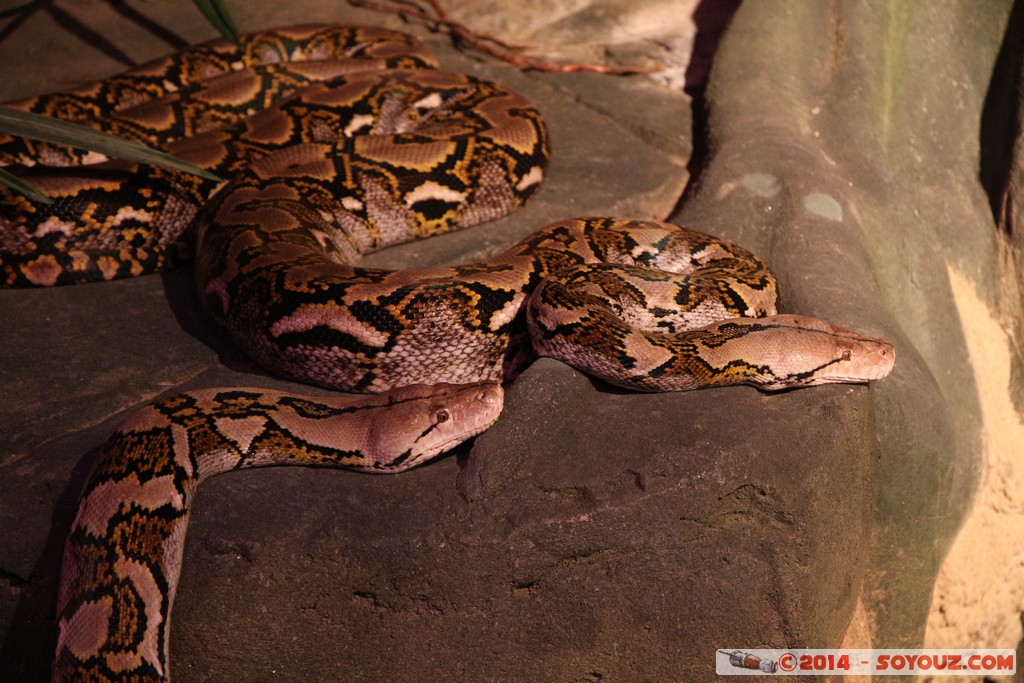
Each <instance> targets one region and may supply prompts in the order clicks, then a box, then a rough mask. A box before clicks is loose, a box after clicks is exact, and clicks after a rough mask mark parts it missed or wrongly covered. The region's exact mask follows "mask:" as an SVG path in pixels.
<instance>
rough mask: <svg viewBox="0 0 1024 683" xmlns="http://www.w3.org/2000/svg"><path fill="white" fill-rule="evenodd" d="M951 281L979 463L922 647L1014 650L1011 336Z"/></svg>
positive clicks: (1020, 512) (1019, 549) (1021, 427)
mask: <svg viewBox="0 0 1024 683" xmlns="http://www.w3.org/2000/svg"><path fill="white" fill-rule="evenodd" d="M949 280H950V284H951V286H952V289H953V294H954V297H955V299H956V305H957V309H958V311H959V313H960V320H961V322H962V325H963V331H964V336H965V337H966V339H967V348H968V352H969V353H970V357H971V364H972V365H973V366H974V375H975V380H976V382H977V385H978V395H979V396H980V397H981V408H982V418H983V420H984V433H983V448H984V454H983V455H984V464H983V470H982V476H981V482H980V487H979V490H978V491H977V493H976V494H975V501H974V505H973V509H972V512H971V513H970V515H969V516H968V518H967V520H966V522H965V523H964V526H963V528H962V530H961V531H960V535H959V536H958V537H957V539H956V541H955V542H954V544H953V547H952V549H951V550H950V553H949V555H948V556H947V558H946V561H945V563H944V565H943V567H942V571H941V572H940V574H939V577H938V581H937V582H936V585H935V593H934V597H933V599H932V611H931V615H930V616H929V620H928V630H927V633H926V636H925V647H928V648H962V647H984V648H1016V647H1017V645H1018V643H1019V642H1020V640H1021V636H1022V633H1021V613H1022V612H1024V534H1021V529H1024V486H1022V482H1024V463H1022V462H1021V458H1020V455H1021V449H1022V446H1021V444H1022V443H1024V423H1021V421H1020V419H1019V417H1018V415H1017V413H1016V411H1015V410H1014V408H1013V404H1012V402H1011V398H1010V386H1009V385H1010V358H1011V355H1010V348H1011V346H1010V343H1011V340H1010V338H1009V336H1008V335H1007V332H1006V330H1005V329H1004V328H1003V327H1002V326H1001V325H1000V323H999V321H998V319H997V318H996V317H995V316H994V315H993V313H992V311H991V310H990V309H989V308H988V306H986V304H985V302H984V301H983V300H982V299H980V298H979V297H978V295H977V292H976V290H975V287H974V285H973V283H971V282H970V281H969V280H968V279H967V278H965V277H964V275H962V274H961V273H960V272H959V271H957V270H956V269H955V268H953V267H950V268H949ZM1017 666H1018V669H1019V668H1020V666H1021V665H1020V663H1019V662H1018V664H1017ZM941 680H942V681H945V682H948V683H951V682H952V681H953V680H975V679H972V678H956V679H954V678H952V677H949V676H945V677H943V678H942V679H941Z"/></svg>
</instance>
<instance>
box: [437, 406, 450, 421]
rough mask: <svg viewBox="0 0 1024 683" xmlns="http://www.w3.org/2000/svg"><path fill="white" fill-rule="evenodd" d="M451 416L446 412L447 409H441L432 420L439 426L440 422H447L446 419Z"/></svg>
mask: <svg viewBox="0 0 1024 683" xmlns="http://www.w3.org/2000/svg"><path fill="white" fill-rule="evenodd" d="M451 416H452V414H451V413H449V412H448V409H447V408H441V410H439V411H437V415H435V416H434V419H435V421H436V422H437V424H441V423H442V422H447V421H448V418H450V417H451Z"/></svg>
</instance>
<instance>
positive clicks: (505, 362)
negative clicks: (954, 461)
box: [0, 27, 894, 680]
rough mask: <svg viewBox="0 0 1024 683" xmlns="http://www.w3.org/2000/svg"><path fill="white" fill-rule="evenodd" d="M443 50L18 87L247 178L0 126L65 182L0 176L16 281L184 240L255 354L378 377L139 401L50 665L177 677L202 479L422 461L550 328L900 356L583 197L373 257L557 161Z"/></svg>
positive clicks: (136, 263)
mask: <svg viewBox="0 0 1024 683" xmlns="http://www.w3.org/2000/svg"><path fill="white" fill-rule="evenodd" d="M434 66H435V65H434V63H433V61H432V59H431V58H430V57H429V56H428V55H427V54H426V53H425V52H424V51H423V50H422V48H421V46H420V45H419V44H418V43H417V42H416V41H415V40H414V39H412V38H410V37H409V36H406V35H403V34H398V33H393V32H389V31H383V30H378V29H367V28H341V27H302V28H294V29H282V30H275V31H267V32H262V33H258V34H252V35H249V36H246V37H244V40H243V44H242V48H241V49H239V48H235V47H233V46H230V45H228V44H226V43H223V42H216V43H211V44H208V45H205V46H201V47H198V48H193V49H189V50H186V51H182V52H180V53H178V54H176V55H172V56H171V57H168V58H166V59H164V60H159V61H156V62H153V63H151V64H147V65H144V66H142V67H139V68H137V69H135V70H133V71H131V72H128V73H127V74H124V75H122V76H119V77H114V78H111V79H108V80H106V81H102V82H100V83H96V84H91V85H88V86H84V87H82V88H79V89H77V90H75V91H73V92H69V93H62V94H55V95H47V96H40V97H36V98H31V99H28V100H23V101H19V102H15V103H9V105H8V106H14V107H17V108H22V109H26V110H30V111H36V112H39V113H45V114H49V115H52V116H57V117H60V118H65V119H71V120H78V121H81V122H85V123H88V124H89V125H93V126H94V127H97V128H100V129H103V130H107V131H110V132H114V133H117V134H119V135H122V136H125V137H130V138H133V139H136V140H140V141H145V142H149V143H151V144H157V145H159V146H161V147H163V148H164V149H166V150H168V151H170V152H172V153H174V154H176V155H178V156H181V157H184V158H186V159H188V160H191V161H193V162H195V163H198V164H200V165H202V166H205V167H206V168H209V169H211V170H213V171H215V172H216V173H217V174H219V175H221V176H222V177H227V178H230V181H229V182H228V183H227V185H226V186H223V187H214V186H213V185H212V184H211V183H208V182H206V181H202V180H198V179H196V178H194V177H187V176H182V175H180V174H177V173H174V172H168V171H163V170H160V169H141V170H140V169H135V168H130V167H126V166H125V165H122V164H116V163H91V164H90V162H104V161H105V160H103V159H96V158H95V155H92V154H87V153H80V152H76V151H74V150H69V149H62V148H58V147H55V146H51V145H45V144H35V143H31V142H29V141H24V140H17V139H10V138H8V139H3V138H0V163H2V164H5V165H15V166H19V165H20V169H19V171H18V172H19V173H20V174H22V175H25V176H28V177H30V179H31V180H32V181H33V182H34V183H35V184H37V185H38V186H41V187H42V188H43V189H44V190H45V191H47V193H48V194H50V196H51V197H53V198H55V199H56V202H55V203H54V204H53V205H50V206H45V207H44V206H40V205H35V204H33V203H32V202H30V201H28V200H25V199H23V198H21V197H19V196H17V195H14V194H12V193H11V192H9V191H7V190H0V284H3V285H5V286H9V287H10V286H36V285H55V284H66V283H74V282H86V281H93V280H106V279H112V278H117V277H126V276H133V275H138V274H141V273H144V272H152V271H154V270H159V269H162V268H167V267H171V266H173V265H175V264H177V263H179V262H181V261H182V260H184V259H187V258H188V257H189V256H190V255H191V253H192V252H193V251H194V252H195V253H196V264H197V268H196V270H197V281H198V286H199V290H200V294H201V296H202V298H203V300H204V302H205V304H206V307H207V309H208V311H209V312H210V313H211V315H212V317H213V318H214V319H216V320H217V321H218V322H219V323H220V324H222V325H223V326H224V328H225V329H226V330H227V331H228V332H229V334H230V335H231V337H232V339H233V340H234V341H235V342H236V343H237V344H238V345H239V346H240V347H241V348H243V349H244V350H245V351H246V352H247V353H248V354H249V355H250V356H251V357H252V358H254V359H255V360H256V361H257V362H259V363H260V364H262V365H263V366H264V367H266V368H268V369H269V370H271V371H273V372H275V373H277V374H280V375H282V376H285V377H290V378H293V379H297V380H300V381H303V382H308V383H313V384H319V385H322V386H326V387H331V388H336V389H343V390H349V391H357V392H368V393H375V394H379V395H376V396H364V397H352V396H345V397H337V398H331V399H324V398H310V397H299V396H288V395H282V394H278V393H275V392H269V391H265V390H259V389H212V390H203V391H196V392H190V393H185V394H181V395H178V396H174V397H172V398H168V399H164V400H161V401H159V402H157V403H155V404H154V405H152V406H150V407H147V408H145V409H142V410H140V411H138V412H136V413H134V414H133V415H132V416H131V417H130V418H129V420H128V421H127V422H126V423H125V424H124V425H123V426H122V427H121V428H120V429H119V431H118V432H117V433H116V434H115V435H114V436H113V437H111V439H110V441H109V442H108V443H107V445H106V447H105V450H104V453H103V457H102V459H101V461H100V463H99V465H98V467H97V469H96V471H95V472H94V473H93V475H92V477H91V479H90V481H89V483H88V485H87V487H86V489H85V492H84V493H83V495H82V499H81V502H80V504H79V508H78V513H77V516H76V518H75V521H74V523H73V525H72V529H71V533H70V535H69V537H68V541H67V546H66V549H65V555H64V563H63V567H62V574H61V589H60V595H59V599H58V611H59V614H58V620H59V628H60V635H59V641H58V647H57V654H56V657H55V662H54V679H55V680H81V679H90V680H124V679H128V678H131V679H134V680H166V679H167V678H168V670H167V661H168V660H167V643H168V639H169V635H170V628H169V619H170V610H171V605H172V601H173V598H174V592H175V588H176V585H177V580H178V573H179V570H180V566H181V561H182V551H183V543H184V534H185V528H186V522H187V517H188V512H189V506H190V503H191V500H192V497H193V495H194V493H195V490H196V487H197V486H198V485H199V483H200V482H201V481H202V480H203V479H204V478H206V477H208V476H210V475H213V474H216V473H219V472H223V471H228V470H232V469H239V468H244V467H256V466H261V465H274V464H305V465H330V466H341V467H349V468H353V469H360V470H364V471H371V472H395V471H401V470H403V469H407V468H409V467H412V466H414V465H416V464H419V463H421V462H423V461H424V460H426V459H428V458H431V457H433V456H434V455H437V454H438V453H440V452H443V451H445V450H447V449H449V448H451V447H453V446H454V445H456V444H458V443H460V442H462V441H464V440H466V439H468V438H470V437H471V436H473V435H475V434H477V433H479V432H480V431H483V430H484V429H486V428H487V427H488V426H490V424H492V423H493V422H494V421H495V420H496V419H497V417H498V414H499V413H500V410H501V403H502V391H501V387H500V385H499V382H500V381H502V380H507V379H510V378H511V377H512V376H513V375H514V374H515V373H516V372H517V371H518V370H519V369H521V368H522V367H523V366H524V365H525V364H526V363H528V362H529V360H530V358H531V357H532V355H533V354H540V355H546V356H551V357H554V358H559V359H562V360H564V361H565V362H567V363H570V364H571V365H574V366H576V367H577V368H579V369H581V370H583V371H585V372H587V373H589V374H591V375H594V376H597V377H600V378H602V379H604V380H606V381H608V382H611V383H613V384H616V385H619V386H623V387H627V388H631V389H636V390H641V391H668V390H686V389H695V388H701V387H708V386H719V385H728V384H740V383H746V384H753V385H756V386H759V387H762V388H765V389H781V388H788V387H796V386H808V385H813V384H821V383H825V382H864V381H870V380H874V379H878V378H880V377H883V376H885V375H886V374H887V373H888V372H889V370H890V369H891V367H892V364H893V359H894V354H893V349H892V347H891V345H889V344H888V343H886V342H884V341H881V340H877V339H871V338H868V337H863V336H861V335H857V334H855V333H853V332H850V331H848V330H845V329H842V328H839V327H836V326H833V325H831V324H829V323H826V322H824V321H821V320H816V319H812V318H806V317H802V316H793V315H777V314H776V310H775V297H776V284H775V279H774V277H773V275H772V274H771V273H770V271H769V270H768V269H767V267H766V266H765V265H764V264H763V263H762V262H761V261H760V260H759V259H757V258H756V257H755V256H753V255H752V254H750V253H749V252H747V251H745V250H743V249H741V248H740V247H737V246H735V245H732V244H729V243H728V242H725V241H723V240H719V239H717V238H714V237H710V236H708V235H704V234H701V233H697V232H693V231H689V230H685V229H682V228H679V227H677V226H672V225H667V224H662V223H655V222H650V221H635V220H626V219H612V218H590V219H579V220H570V221H564V222H560V223H555V224H553V225H549V226H547V227H545V228H542V229H541V230H539V231H537V232H536V233H534V234H532V235H530V236H529V237H527V238H526V239H524V240H523V241H521V242H520V243H519V244H517V245H515V246H513V247H511V248H510V249H508V250H507V251H505V252H504V253H502V254H500V255H498V256H495V257H493V258H491V259H488V260H487V261H484V262H481V263H477V264H471V265H464V266H455V267H445V268H430V269H421V270H406V271H385V270H377V269H369V268H362V267H359V266H358V265H357V263H358V258H359V256H360V255H361V254H365V253H367V252H370V251H373V250H376V249H380V248H383V247H386V246H388V245H391V244H396V243H399V242H404V241H408V240H411V239H419V238H423V237H427V236H430V235H434V234H438V233H441V232H445V231H448V230H453V229H457V228H461V227H465V226H468V225H472V224H474V223H478V222H481V221H484V220H488V219H490V218H494V217H497V216H500V215H502V214H505V213H507V212H509V211H511V210H512V209H514V208H515V207H516V206H518V205H519V204H521V203H522V202H523V201H524V200H525V199H526V198H527V197H528V196H529V195H530V194H531V193H532V192H533V191H534V190H535V189H536V188H537V186H538V184H539V183H540V181H541V179H542V177H543V174H544V168H545V163H546V160H547V144H546V131H545V128H544V124H543V121H542V120H541V118H540V116H539V114H538V113H537V111H536V110H535V109H534V108H533V107H532V106H531V105H530V104H529V103H528V102H527V101H526V100H524V99H523V98H521V97H520V96H519V95H516V94H514V93H511V92H509V91H507V90H505V89H503V88H501V87H500V86H497V85H495V84H492V83H487V82H484V81H480V80H477V79H474V78H471V77H469V76H464V75H459V74H451V73H445V72H442V71H437V70H435V69H434V68H433V67H434ZM68 166H72V167H73V168H68ZM211 195H212V196H211ZM197 217H198V220H196V219H197ZM193 225H198V229H197V230H195V231H193V230H192V229H191V226H193ZM193 233H195V234H193Z"/></svg>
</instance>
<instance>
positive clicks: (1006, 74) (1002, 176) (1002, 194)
mask: <svg viewBox="0 0 1024 683" xmlns="http://www.w3.org/2000/svg"><path fill="white" fill-rule="evenodd" d="M1022 69H1024V0H1016V1H1015V2H1014V3H1013V9H1012V10H1011V11H1010V18H1009V19H1008V20H1007V22H1006V31H1005V33H1004V34H1003V44H1002V47H1001V48H1000V49H999V56H998V58H997V59H996V64H995V68H994V69H993V71H992V80H991V81H989V86H988V92H987V93H986V95H985V104H984V106H983V108H982V110H981V130H980V131H979V137H980V143H981V160H980V168H979V171H978V176H979V180H980V181H981V184H982V187H984V188H985V194H987V195H988V201H989V206H990V207H991V209H992V216H993V217H994V218H995V220H996V222H997V224H998V225H999V226H1000V227H1002V228H1003V229H1004V230H1006V231H1007V233H1008V234H1012V232H1013V227H1014V226H1013V225H1012V222H1011V221H1009V220H1007V219H1008V217H1009V216H1010V214H1011V213H1012V211H1011V209H1012V207H1010V206H1008V205H1007V202H1008V201H1009V200H1010V195H1009V192H1008V183H1009V177H1010V170H1011V169H1012V168H1013V166H1014V141H1015V140H1016V139H1017V138H1018V137H1019V136H1020V134H1021V124H1022V122H1021V120H1020V97H1021V96H1022V94H1024V71H1022ZM1019 163H1024V159H1022V160H1019Z"/></svg>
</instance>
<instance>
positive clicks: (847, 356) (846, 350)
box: [842, 349, 850, 360]
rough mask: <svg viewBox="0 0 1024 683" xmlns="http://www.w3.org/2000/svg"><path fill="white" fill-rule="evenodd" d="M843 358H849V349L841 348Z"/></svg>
mask: <svg viewBox="0 0 1024 683" xmlns="http://www.w3.org/2000/svg"><path fill="white" fill-rule="evenodd" d="M842 359H843V360H850V349H843V355H842Z"/></svg>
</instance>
